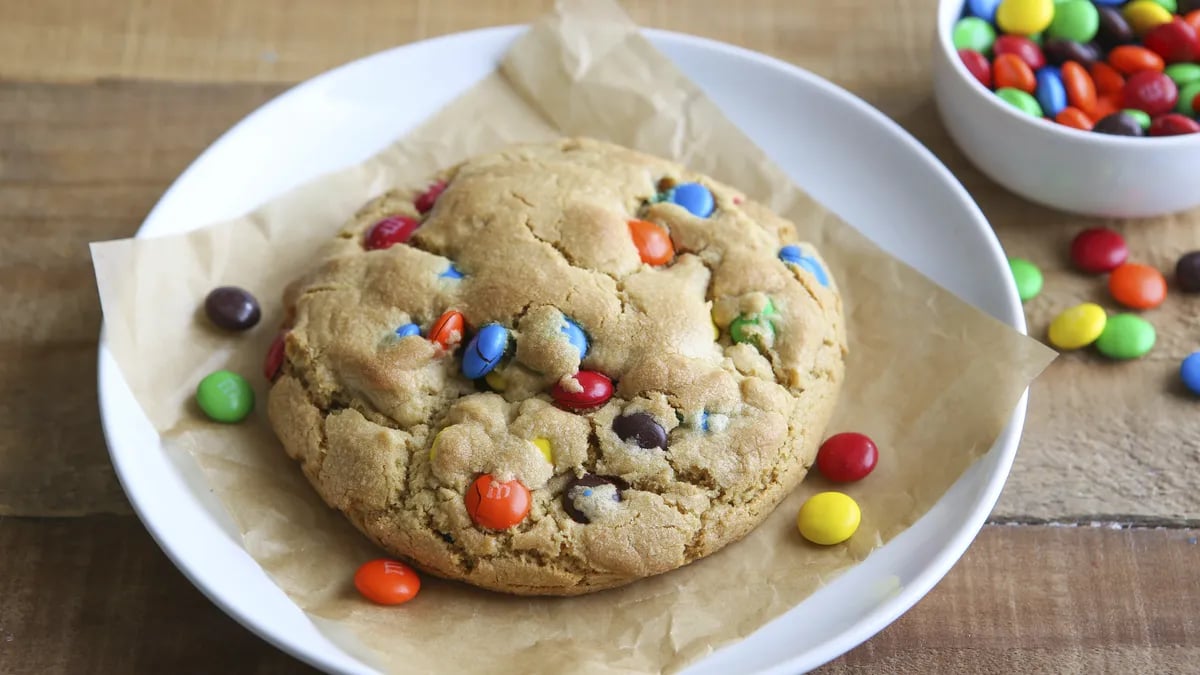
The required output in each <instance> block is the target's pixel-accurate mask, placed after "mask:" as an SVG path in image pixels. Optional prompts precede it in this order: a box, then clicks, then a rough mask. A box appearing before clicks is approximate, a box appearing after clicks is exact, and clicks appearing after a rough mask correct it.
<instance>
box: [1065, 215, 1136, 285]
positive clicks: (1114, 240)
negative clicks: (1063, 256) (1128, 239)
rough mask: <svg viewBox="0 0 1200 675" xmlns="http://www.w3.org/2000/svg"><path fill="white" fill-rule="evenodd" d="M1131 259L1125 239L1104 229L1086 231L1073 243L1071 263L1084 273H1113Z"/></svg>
mask: <svg viewBox="0 0 1200 675" xmlns="http://www.w3.org/2000/svg"><path fill="white" fill-rule="evenodd" d="M1128 258H1129V247H1127V246H1126V245H1125V238H1124V237H1122V236H1121V235H1120V234H1118V233H1117V232H1114V231H1112V230H1110V229H1107V228H1104V227H1094V228H1091V229H1087V230H1084V231H1083V232H1080V233H1079V234H1078V235H1076V236H1075V239H1074V240H1073V241H1072V242H1071V262H1072V263H1074V264H1075V267H1077V268H1078V269H1079V270H1080V271H1082V272H1087V273H1089V274H1104V273H1105V272H1111V271H1113V270H1115V269H1116V268H1117V267H1118V266H1120V265H1121V264H1123V263H1124V262H1125V260H1126V259H1128Z"/></svg>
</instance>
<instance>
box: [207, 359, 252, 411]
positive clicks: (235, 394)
mask: <svg viewBox="0 0 1200 675" xmlns="http://www.w3.org/2000/svg"><path fill="white" fill-rule="evenodd" d="M196 404H197V405H199V406H200V409H201V410H203V411H204V414H205V415H208V416H209V418H210V419H212V420H214V421H216V422H224V423H226V424H232V423H234V422H241V421H242V420H244V419H246V416H247V415H249V414H250V411H251V410H253V409H254V390H253V389H251V388H250V383H248V382H246V378H244V377H242V376H241V375H238V374H237V373H234V372H230V371H228V370H218V371H216V372H214V373H212V374H210V375H209V376H208V377H205V378H204V379H203V380H200V384H199V385H197V386H196Z"/></svg>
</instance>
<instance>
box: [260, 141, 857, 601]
mask: <svg viewBox="0 0 1200 675" xmlns="http://www.w3.org/2000/svg"><path fill="white" fill-rule="evenodd" d="M434 185H435V186H436V187H437V188H438V189H434V190H433V191H432V192H424V191H422V192H412V191H406V190H395V191H392V192H389V193H387V194H385V195H383V196H382V197H380V198H378V199H376V200H374V201H372V202H371V203H369V204H367V205H366V206H365V207H364V208H363V209H362V210H361V211H360V212H359V213H358V214H357V215H356V216H355V217H354V219H353V220H352V221H351V222H349V223H348V224H347V225H346V226H345V227H344V229H343V230H342V231H341V232H340V233H339V235H338V238H337V240H336V241H335V242H333V244H332V245H331V248H330V251H329V255H328V258H327V259H326V260H325V262H324V263H323V264H322V265H321V266H320V267H319V268H318V269H316V270H314V271H313V272H311V273H309V274H307V275H306V276H304V277H303V278H302V279H300V280H299V281H297V282H296V283H295V284H293V285H292V287H291V288H289V290H288V293H287V294H286V297H285V298H284V302H285V304H286V306H287V315H288V317H289V323H290V326H289V327H288V332H287V333H286V337H285V339H284V346H285V358H284V360H283V365H282V368H281V369H280V371H279V373H278V376H277V378H276V380H275V383H274V385H273V386H272V389H271V393H270V405H269V412H270V418H271V422H272V425H273V426H274V428H275V431H276V433H277V434H278V435H279V438H280V439H281V440H282V441H283V444H284V446H285V447H286V449H287V452H288V454H289V455H290V456H291V457H293V458H294V459H296V460H298V461H299V462H300V464H301V466H302V467H303V470H304V473H305V475H306V476H308V478H309V480H310V481H311V482H312V484H313V485H314V486H315V487H316V489H317V491H318V492H319V493H320V495H321V497H322V498H324V500H325V501H326V502H328V503H329V504H330V505H331V506H333V507H334V508H337V509H339V510H341V511H342V512H343V513H345V514H346V516H347V517H348V518H349V519H350V520H351V521H352V522H353V523H354V524H355V525H356V526H357V527H358V528H359V529H360V530H362V531H363V532H364V533H366V534H367V535H368V536H369V537H370V538H371V539H373V540H374V541H375V542H377V543H378V544H379V545H380V546H382V547H383V548H384V549H386V550H388V551H389V552H391V553H392V554H394V555H396V556H399V557H401V558H404V559H406V560H409V561H412V562H413V563H415V564H416V565H418V566H419V567H420V568H422V569H424V570H426V571H428V572H432V573H434V574H436V575H439V576H443V577H447V578H451V579H460V580H462V581H465V582H467V583H471V584H475V585H477V586H482V587H485V588H490V589H494V590H497V591H505V592H510V593H520V594H545V595H573V594H579V593H586V592H590V591H595V590H599V589H603V588H610V587H614V586H619V585H622V584H626V583H629V582H631V581H634V580H637V579H640V578H642V577H646V576H649V575H653V574H659V573H662V572H666V571H669V570H672V569H675V568H677V567H680V566H681V565H685V564H687V563H689V562H691V561H693V560H696V559H698V558H701V557H704V556H706V555H708V554H710V553H713V552H714V551H716V550H718V549H720V548H721V547H723V546H725V545H726V544H728V543H730V542H732V541H736V540H737V539H739V538H741V537H742V536H744V535H745V534H746V533H747V532H749V531H750V530H751V529H753V528H754V527H755V526H756V525H757V524H758V523H760V522H761V521H762V520H763V519H764V518H765V517H766V516H767V514H769V513H770V512H771V510H772V509H773V508H775V506H776V505H777V504H778V503H779V501H780V500H781V499H782V498H783V497H784V496H785V495H787V493H788V492H789V491H791V490H792V489H793V488H794V487H795V485H796V484H797V483H798V482H799V481H800V479H801V478H803V476H804V474H805V472H806V471H807V470H808V467H809V466H810V465H811V464H812V461H813V457H814V455H815V454H816V450H817V446H818V443H819V442H820V440H821V438H822V435H823V433H824V429H825V425H826V422H827V421H828V419H829V416H830V413H831V412H832V410H833V406H834V403H835V401H836V399H837V394H838V390H839V386H840V384H841V381H842V374H843V357H844V355H845V351H846V340H845V333H844V322H843V317H842V308H841V299H840V296H839V295H838V293H837V290H836V286H835V285H834V283H833V281H832V280H831V279H830V278H829V277H828V274H827V272H826V268H825V265H824V262H823V261H822V260H821V259H820V257H819V255H818V254H817V253H816V251H815V250H814V249H813V248H812V247H810V246H808V245H805V244H798V243H796V232H795V228H794V227H793V226H792V224H791V223H789V222H787V221H785V220H783V219H782V218H780V217H778V216H776V215H774V214H772V213H771V212H770V211H768V210H767V209H765V208H764V207H762V206H759V205H757V204H754V203H752V202H749V201H745V200H744V199H743V198H742V197H741V196H740V195H739V194H738V193H737V192H736V191H735V190H733V189H732V188H730V187H728V186H725V185H722V184H720V183H717V182H716V181H714V180H712V179H710V178H707V177H705V176H700V175H696V174H692V173H689V172H687V171H686V170H684V169H683V168H682V167H680V166H678V165H676V164H674V163H671V162H668V161H665V160H662V159H658V158H655V157H650V156H647V155H643V154H640V153H637V152H633V151H631V150H627V149H625V148H621V147H617V146H614V145H609V144H605V143H600V142H596V141H592V140H580V139H566V140H561V141H558V142H555V143H549V144H540V145H525V146H517V147H512V148H509V149H506V150H504V151H501V152H496V153H493V154H489V155H485V156H481V157H478V158H475V159H472V160H470V161H467V162H465V163H463V164H461V165H459V166H456V167H454V168H452V169H449V170H448V171H446V172H444V174H443V175H440V176H438V177H437V182H436V183H435V184H434ZM442 186H444V191H441V192H440V193H439V191H438V190H439V189H440V188H442Z"/></svg>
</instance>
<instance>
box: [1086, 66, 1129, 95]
mask: <svg viewBox="0 0 1200 675" xmlns="http://www.w3.org/2000/svg"><path fill="white" fill-rule="evenodd" d="M1088 72H1089V73H1090V74H1091V76H1092V82H1093V83H1095V85H1096V93H1097V94H1099V95H1101V96H1104V95H1106V94H1107V95H1113V94H1115V95H1120V93H1121V91H1122V90H1123V89H1125V78H1124V76H1122V75H1121V73H1119V72H1117V69H1116V68H1113V67H1112V66H1110V65H1108V64H1107V63H1105V62H1103V61H1097V62H1095V63H1093V64H1092V66H1091V68H1090V69H1089V71H1088Z"/></svg>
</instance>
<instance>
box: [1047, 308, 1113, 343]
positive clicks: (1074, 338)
mask: <svg viewBox="0 0 1200 675" xmlns="http://www.w3.org/2000/svg"><path fill="white" fill-rule="evenodd" d="M1107 321H1108V315H1106V314H1105V313H1104V308H1103V307H1101V306H1100V305H1097V304H1095V303H1092V302H1085V303H1083V304H1081V305H1076V306H1074V307H1072V308H1070V309H1068V310H1066V311H1064V312H1062V313H1061V314H1059V315H1058V316H1056V317H1054V320H1053V321H1051V322H1050V331H1049V335H1048V337H1049V338H1050V344H1052V345H1054V346H1055V347H1057V348H1059V349H1063V350H1071V349H1083V348H1084V347H1086V346H1088V345H1090V344H1092V343H1093V342H1095V341H1096V340H1097V338H1099V337H1100V334H1101V333H1103V332H1104V324H1105V323H1107Z"/></svg>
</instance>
